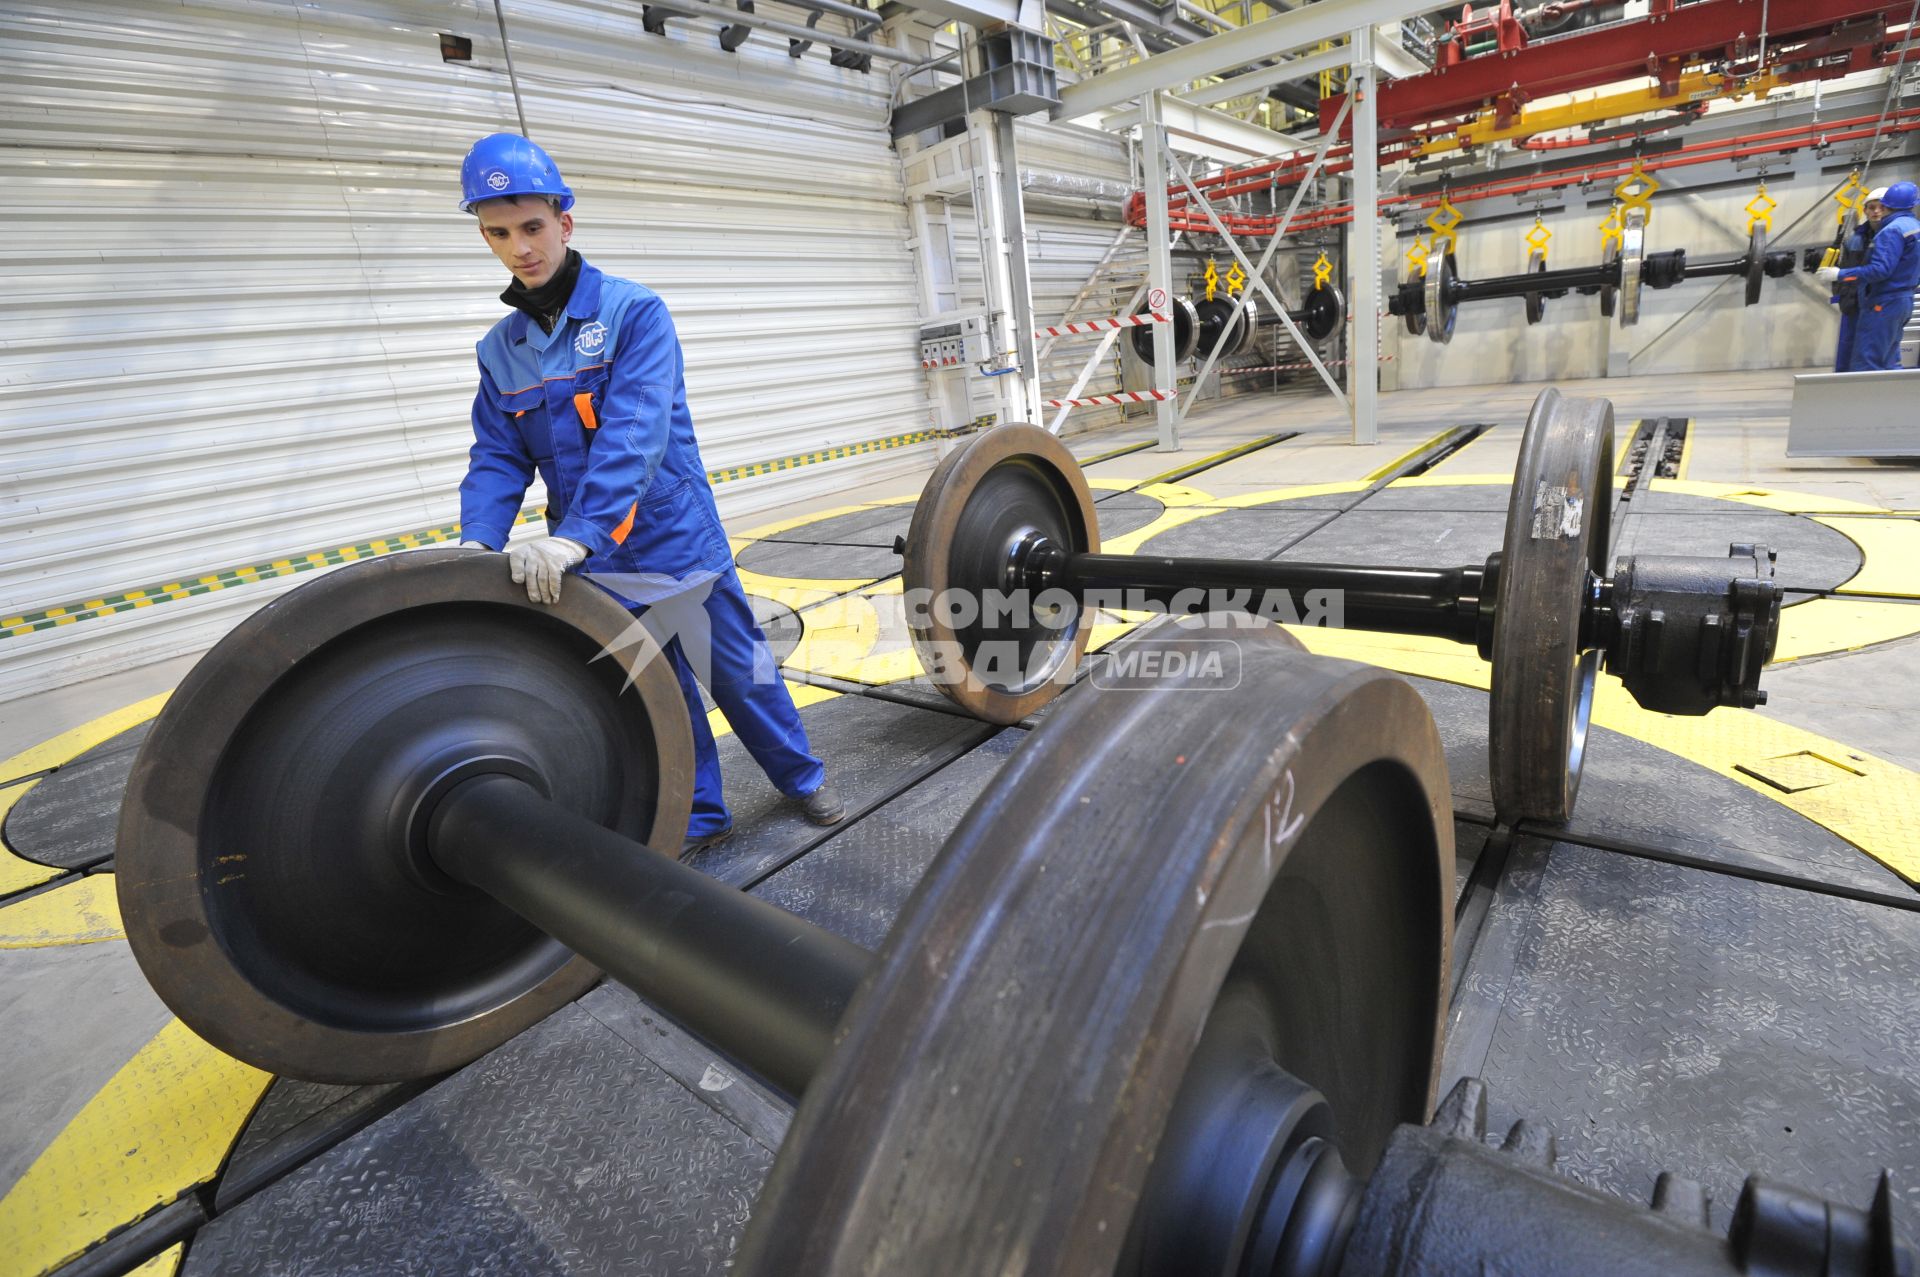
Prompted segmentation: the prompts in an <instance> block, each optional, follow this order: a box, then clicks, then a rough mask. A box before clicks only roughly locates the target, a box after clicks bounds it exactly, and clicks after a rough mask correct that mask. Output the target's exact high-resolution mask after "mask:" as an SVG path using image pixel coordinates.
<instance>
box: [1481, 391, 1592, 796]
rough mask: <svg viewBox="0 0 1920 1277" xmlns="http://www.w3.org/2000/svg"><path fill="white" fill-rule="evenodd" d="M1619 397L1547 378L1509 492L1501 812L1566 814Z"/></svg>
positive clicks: (1492, 726) (1581, 745)
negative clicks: (1585, 629)
mask: <svg viewBox="0 0 1920 1277" xmlns="http://www.w3.org/2000/svg"><path fill="white" fill-rule="evenodd" d="M1612 521H1613V405H1612V404H1611V403H1609V402H1608V401H1607V400H1605V399H1567V398H1563V397H1562V396H1561V394H1560V392H1559V391H1557V390H1553V389H1548V390H1543V391H1541V392H1540V396H1539V398H1537V399H1535V400H1534V403H1533V412H1532V414H1531V415H1530V416H1529V417H1528V418H1527V432H1526V437H1525V439H1524V440H1523V441H1522V442H1521V445H1520V462H1519V465H1518V466H1517V467H1516V468H1515V470H1514V480H1513V495H1512V497H1511V498H1510V499H1509V501H1508V504H1507V530H1506V539H1505V541H1504V542H1503V545H1502V549H1501V562H1500V580H1499V585H1498V594H1497V607H1498V611H1497V613H1496V619H1495V622H1494V637H1493V654H1492V659H1493V688H1492V695H1491V698H1490V701H1489V720H1488V734H1487V749H1488V771H1489V775H1490V777H1491V779H1492V782H1493V803H1494V808H1495V810H1496V812H1497V813H1498V814H1499V816H1500V818H1501V819H1503V820H1508V821H1517V820H1522V819H1534V820H1547V821H1562V820H1565V819H1567V817H1568V816H1569V815H1571V814H1572V812H1573V800H1574V796H1575V795H1576V794H1577V793H1578V791H1579V788H1580V770H1581V765H1582V763H1583V762H1584V761H1585V757H1586V745H1587V723H1588V719H1589V718H1590V716H1591V714H1592V711H1593V688H1594V680H1595V678H1596V677H1597V676H1598V674H1599V671H1600V656H1601V654H1600V652H1599V651H1598V650H1595V651H1589V652H1586V653H1585V654H1582V652H1581V650H1580V647H1581V640H1580V614H1581V605H1582V603H1583V601H1584V600H1585V597H1586V587H1587V584H1588V582H1589V580H1590V577H1589V574H1592V576H1593V577H1604V576H1605V575H1606V574H1607V567H1608V558H1607V553H1608V546H1607V543H1608V537H1609V532H1610V530H1611V526H1612Z"/></svg>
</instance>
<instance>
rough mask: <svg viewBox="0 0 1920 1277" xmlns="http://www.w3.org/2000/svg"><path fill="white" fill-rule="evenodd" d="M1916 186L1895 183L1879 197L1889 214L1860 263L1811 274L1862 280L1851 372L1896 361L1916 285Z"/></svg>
mask: <svg viewBox="0 0 1920 1277" xmlns="http://www.w3.org/2000/svg"><path fill="white" fill-rule="evenodd" d="M1917 195H1920V188H1916V187H1915V186H1914V184H1913V183H1912V182H1895V183H1894V184H1893V185H1891V186H1889V187H1888V188H1887V193H1886V194H1885V195H1884V196H1882V197H1881V200H1880V202H1881V203H1882V204H1884V205H1885V206H1886V209H1887V214H1888V215H1887V217H1886V219H1885V220H1884V221H1882V222H1881V223H1880V226H1879V229H1877V230H1876V231H1875V232H1874V234H1873V247H1872V249H1871V250H1870V251H1869V252H1868V255H1867V263H1866V265H1864V266H1853V267H1840V266H1826V267H1822V268H1821V269H1820V270H1818V271H1815V272H1814V273H1815V274H1816V275H1817V276H1818V277H1819V278H1820V279H1821V281H1822V282H1823V283H1827V284H1833V283H1846V282H1853V283H1857V284H1859V285H1860V323H1859V325H1858V327H1856V328H1855V329H1854V338H1853V363H1852V366H1851V368H1850V371H1852V372H1873V371H1878V370H1881V369H1887V368H1898V367H1899V366H1900V337H1901V334H1902V333H1903V332H1904V331H1905V330H1906V326H1907V317H1908V316H1909V315H1911V314H1912V313H1913V290H1914V288H1915V286H1916V285H1920V221H1916V220H1914V216H1913V204H1914V198H1915V197H1916V196H1917Z"/></svg>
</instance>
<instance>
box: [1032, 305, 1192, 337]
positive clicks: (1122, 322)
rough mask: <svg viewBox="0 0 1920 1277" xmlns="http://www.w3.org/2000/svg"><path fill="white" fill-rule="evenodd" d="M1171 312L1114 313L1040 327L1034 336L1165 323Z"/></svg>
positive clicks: (1061, 335)
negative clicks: (1106, 317) (1075, 321)
mask: <svg viewBox="0 0 1920 1277" xmlns="http://www.w3.org/2000/svg"><path fill="white" fill-rule="evenodd" d="M1172 319H1173V316H1172V315H1171V314H1162V313H1161V312H1160V311H1157V310H1153V311H1148V312H1147V313H1146V314H1144V315H1115V316H1113V317H1112V318H1111V319H1089V320H1087V321H1086V322H1085V323H1080V324H1062V325H1060V326H1059V327H1058V328H1042V329H1040V330H1038V331H1037V332H1035V333H1034V334H1033V335H1034V336H1035V337H1065V336H1067V335H1068V334H1069V333H1103V332H1105V331H1106V330H1107V329H1109V328H1135V327H1138V326H1139V325H1141V324H1165V323H1169V322H1171V321H1172Z"/></svg>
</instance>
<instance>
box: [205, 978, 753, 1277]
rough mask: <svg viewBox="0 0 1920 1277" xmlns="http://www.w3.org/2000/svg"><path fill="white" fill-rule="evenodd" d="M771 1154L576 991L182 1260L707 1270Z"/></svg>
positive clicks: (244, 1271) (318, 1266) (334, 1266)
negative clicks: (565, 1003)
mask: <svg viewBox="0 0 1920 1277" xmlns="http://www.w3.org/2000/svg"><path fill="white" fill-rule="evenodd" d="M771 1164H772V1154H771V1153H770V1152H769V1151H768V1150H767V1148H766V1147H765V1146H764V1145H762V1144H761V1143H759V1142H758V1141H756V1140H755V1139H754V1138H753V1137H752V1136H750V1135H749V1134H748V1133H747V1132H746V1131H745V1130H743V1129H742V1128H741V1127H740V1126H739V1125H737V1124H736V1123H734V1122H733V1121H732V1120H730V1119H729V1118H727V1117H725V1116H724V1115H723V1114H722V1113H721V1112H719V1111H718V1110H716V1109H715V1108H714V1107H712V1106H710V1105H708V1104H706V1103H703V1102H702V1101H701V1100H700V1099H699V1098H698V1091H697V1090H690V1089H688V1088H687V1087H685V1086H682V1085H680V1084H679V1083H677V1082H675V1081H673V1080H672V1079H671V1078H670V1077H669V1076H668V1075H667V1073H666V1072H665V1071H664V1070H662V1069H661V1068H660V1066H659V1065H657V1064H655V1063H654V1062H653V1061H652V1060H650V1059H649V1058H648V1057H647V1056H646V1055H645V1054H643V1053H642V1052H641V1051H640V1050H639V1049H637V1048H636V1047H634V1046H633V1045H632V1044H631V1043H629V1042H628V1041H626V1040H625V1039H624V1038H623V1037H621V1035H620V1034H619V1033H617V1032H615V1031H614V1030H613V1029H611V1028H609V1027H608V1026H607V1025H606V1024H604V1023H602V1022H601V1021H600V1020H598V1019H596V1018H595V1017H594V1016H593V1015H592V1014H590V1013H589V1012H588V1011H587V1010H586V1009H585V1007H584V1006H583V1005H582V1004H575V1005H573V1006H569V1007H566V1008H563V1009H562V1010H560V1011H559V1012H557V1013H555V1014H554V1015H553V1016H551V1017H550V1018H548V1019H547V1020H546V1021H544V1022H543V1023H541V1024H539V1025H537V1026H535V1027H534V1028H532V1029H530V1030H528V1031H527V1032H526V1033H523V1034H522V1035H520V1036H519V1037H518V1038H516V1039H514V1040H513V1041H512V1042H510V1043H508V1044H507V1045H506V1046H503V1047H501V1048H499V1049H498V1050H496V1051H494V1052H492V1053H491V1054H489V1055H487V1056H486V1057H484V1058H482V1059H481V1060H478V1061H476V1062H475V1063H474V1064H472V1065H470V1066H468V1067H467V1068H465V1069H463V1070H461V1071H460V1072H459V1073H457V1074H455V1075H454V1076H453V1077H451V1078H449V1079H448V1080H447V1081H445V1082H443V1083H441V1084H440V1085H439V1086H436V1087H434V1088H433V1089H432V1090H430V1091H428V1092H427V1093H426V1094H425V1095H423V1096H421V1097H419V1098H418V1099H416V1100H414V1101H413V1102H412V1103H410V1104H408V1105H406V1106H405V1107H403V1108H401V1109H399V1110H398V1111H396V1112H394V1113H390V1114H388V1115H387V1116H386V1117H384V1118H382V1119H380V1120H379V1121H378V1122H376V1123H374V1124H373V1125H372V1126H370V1127H368V1128H367V1129H366V1130H364V1131H362V1132H360V1133H359V1134H358V1135H356V1136H354V1137H353V1138H351V1139H349V1140H348V1141H347V1142H345V1143H344V1144H340V1145H338V1146H336V1147H334V1148H333V1149H330V1150H329V1151H327V1152H326V1153H324V1154H322V1155H321V1156H320V1157H318V1158H315V1159H314V1160H313V1161H311V1162H308V1163H307V1164H306V1165H305V1166H302V1167H301V1168H299V1169H298V1170H296V1171H294V1172H293V1173H291V1174H289V1175H287V1176H286V1177H284V1178H282V1179H281V1180H279V1181H278V1182H276V1183H275V1184H273V1185H272V1186H270V1187H268V1188H267V1189H265V1190H263V1191H262V1192H261V1193H260V1194H259V1195H257V1196H255V1197H253V1198H250V1199H248V1200H247V1201H245V1202H243V1203H241V1204H240V1205H239V1206H237V1207H235V1208H234V1209H233V1210H231V1211H229V1212H226V1213H224V1214H221V1215H219V1216H217V1217H216V1218H215V1219H214V1220H213V1222H212V1223H210V1224H208V1225H207V1226H206V1227H205V1228H202V1229H201V1230H200V1231H199V1233H197V1234H196V1235H195V1237H194V1239H193V1243H192V1246H191V1247H190V1249H189V1251H188V1254H187V1259H186V1263H185V1265H184V1266H183V1267H182V1269H181V1271H182V1273H184V1274H189V1275H191V1277H209V1275H212V1274H231V1275H233V1277H321V1275H322V1274H324V1275H326V1277H347V1275H349V1274H352V1275H354V1277H358V1275H360V1274H367V1275H368V1277H371V1275H373V1274H395V1273H409V1274H412V1273H420V1274H427V1273H432V1274H441V1273H446V1274H454V1273H485V1274H489V1275H490V1277H491V1275H493V1274H502V1275H506V1277H549V1275H555V1274H608V1275H609V1277H611V1275H612V1274H631V1273H648V1274H658V1275H659V1277H681V1275H685V1277H704V1275H705V1274H708V1273H718V1272H721V1271H723V1270H724V1267H725V1264H726V1261H727V1258H728V1256H730V1255H731V1254H732V1252H733V1248H734V1246H735V1244H736V1243H737V1241H738V1238H739V1236H740V1232H741V1229H742V1228H743V1227H744V1225H745V1222H746V1217H747V1211H748V1209H749V1207H750V1206H751V1204H752V1202H753V1198H754V1195H755V1193H757V1192H758V1191H759V1186H760V1181H761V1180H762V1179H763V1178H764V1177H765V1175H766V1172H767V1168H768V1167H769V1166H770V1165H771Z"/></svg>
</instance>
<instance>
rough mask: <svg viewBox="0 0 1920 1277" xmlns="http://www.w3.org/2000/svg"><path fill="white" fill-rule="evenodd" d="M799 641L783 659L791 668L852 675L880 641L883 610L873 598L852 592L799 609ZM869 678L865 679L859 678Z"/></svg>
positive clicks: (848, 676)
mask: <svg viewBox="0 0 1920 1277" xmlns="http://www.w3.org/2000/svg"><path fill="white" fill-rule="evenodd" d="M800 624H801V626H802V629H801V634H800V641H799V643H797V644H795V645H794V649H793V651H792V652H790V653H788V655H787V659H786V661H785V662H783V663H784V664H785V665H786V667H787V668H788V669H794V670H804V671H806V672H807V673H809V674H820V675H825V676H828V677H833V678H853V677H854V676H853V675H852V674H849V673H847V672H846V671H848V670H851V669H855V668H857V667H858V666H859V665H860V663H861V662H862V661H864V660H866V659H867V658H868V657H869V656H870V655H871V654H872V652H873V649H874V645H875V644H876V643H878V642H879V641H880V638H881V630H882V626H881V623H880V614H879V612H878V610H876V608H875V605H874V603H873V602H872V600H871V599H869V598H866V597H864V596H862V595H858V594H852V595H848V596H847V597H845V598H837V599H833V600H831V601H829V602H825V603H821V604H818V605H817V606H814V607H810V608H808V609H807V610H806V611H804V612H802V613H800ZM855 681H857V682H866V681H867V680H866V679H856V680H855Z"/></svg>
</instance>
